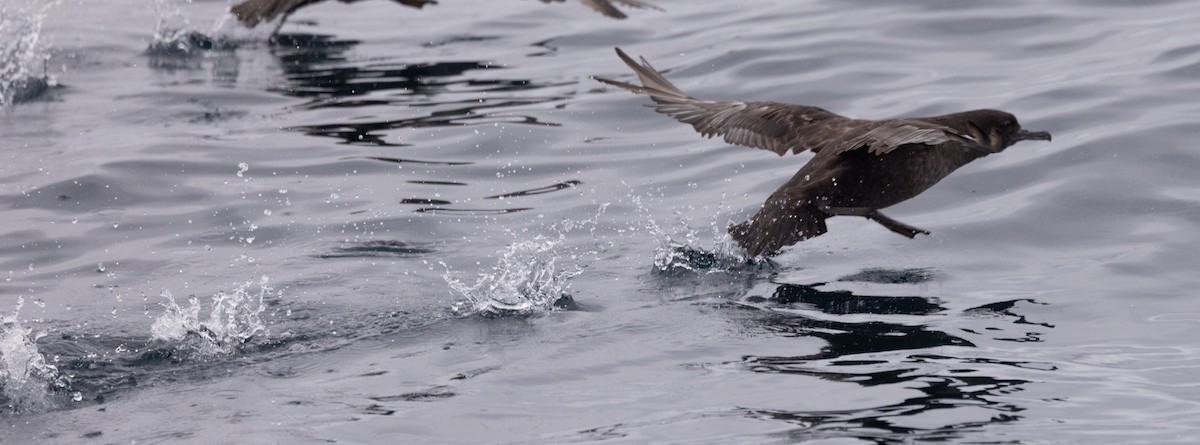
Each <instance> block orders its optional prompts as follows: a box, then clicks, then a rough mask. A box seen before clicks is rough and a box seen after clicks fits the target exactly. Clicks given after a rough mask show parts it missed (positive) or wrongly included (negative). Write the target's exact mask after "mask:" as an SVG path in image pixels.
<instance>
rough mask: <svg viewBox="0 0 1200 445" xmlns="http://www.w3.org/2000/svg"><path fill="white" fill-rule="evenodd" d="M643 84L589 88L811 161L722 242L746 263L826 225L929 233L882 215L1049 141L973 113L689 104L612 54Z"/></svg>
mask: <svg viewBox="0 0 1200 445" xmlns="http://www.w3.org/2000/svg"><path fill="white" fill-rule="evenodd" d="M616 50H617V55H618V56H620V57H621V60H623V61H624V62H625V64H626V65H629V67H630V68H632V69H633V71H634V73H636V74H637V76H638V78H639V79H641V82H642V84H641V85H634V84H630V83H626V82H619V81H615V80H610V79H603V78H599V77H597V78H596V80H598V81H600V82H603V83H606V84H609V85H613V86H616V87H620V88H624V89H626V90H629V91H632V92H634V93H637V94H645V95H647V96H650V99H652V100H653V101H654V102H655V103H656V104H655V105H650V106H651V107H654V109H655V110H656V111H658V112H659V113H663V114H666V115H668V116H671V117H674V118H675V119H676V120H678V121H680V122H683V123H685V124H689V125H691V126H692V127H693V128H695V129H696V131H697V132H699V133H700V134H701V135H703V136H705V137H708V138H711V137H713V136H722V137H723V138H724V139H725V142H728V143H730V144H735V145H742V146H746V147H751V148H760V149H763V150H767V151H771V152H774V153H776V154H778V155H780V156H782V155H784V154H787V153H788V152H792V153H800V152H804V151H812V152H814V153H815V155H814V156H813V157H812V159H810V160H809V161H808V163H806V164H804V166H803V167H801V168H800V170H799V171H797V172H796V174H795V175H794V176H792V178H791V179H789V180H788V181H787V182H785V183H784V184H783V185H782V186H780V187H779V188H778V189H777V190H775V192H774V193H772V194H771V196H770V197H769V198H767V200H766V202H764V203H763V205H762V208H760V209H759V210H758V212H757V213H755V214H754V216H752V217H751V218H750V220H748V221H746V222H744V223H741V224H737V225H733V226H731V227H729V234H730V235H731V236H732V237H733V239H734V240H736V241H737V242H738V244H740V245H741V246H742V247H743V248H745V249H746V252H747V253H749V254H750V255H751V256H752V257H753V256H758V255H761V254H764V253H766V254H774V253H777V252H778V251H779V250H780V249H782V248H784V247H787V246H790V245H793V244H796V243H798V242H800V241H803V240H806V239H809V238H813V237H816V236H819V235H821V234H824V233H825V232H826V231H827V229H826V227H825V220H826V219H829V218H830V217H834V216H861V217H864V218H867V219H870V220H873V221H875V222H878V223H879V224H882V225H883V226H884V227H886V228H888V229H889V230H891V231H893V232H896V233H899V234H901V235H904V236H907V237H909V238H913V237H916V236H917V234H926V235H928V234H929V231H927V230H923V229H919V228H917V227H913V226H910V225H908V224H904V223H902V222H900V221H896V220H894V219H892V218H889V217H887V216H885V215H884V214H883V213H880V211H879V209H883V208H887V207H889V206H892V205H895V204H897V203H900V202H903V201H905V200H907V199H909V198H912V197H914V196H917V195H919V194H920V193H921V192H923V191H925V190H926V189H928V188H929V187H931V186H933V185H934V184H936V183H937V182H938V181H941V180H942V178H945V177H946V176H947V175H949V174H950V173H951V172H953V171H954V170H956V169H958V168H959V167H962V166H963V165H966V164H967V163H968V162H971V161H973V160H976V159H979V158H981V157H984V156H987V155H989V154H992V153H999V152H1000V151H1003V150H1004V149H1005V148H1008V147H1009V146H1011V145H1013V144H1015V143H1017V142H1020V141H1025V140H1044V141H1049V140H1050V133H1047V132H1044V131H1036V132H1035V131H1026V130H1023V129H1022V128H1021V125H1020V124H1018V123H1017V118H1016V117H1014V116H1013V115H1012V114H1009V113H1006V112H1003V111H999V110H988V109H982V110H971V111H964V112H961V113H952V114H946V115H941V116H931V117H913V118H899V119H884V120H865V119H851V118H848V117H845V116H841V115H838V114H835V113H832V112H829V111H826V110H824V109H821V108H817V107H813V106H806V105H792V104H785V103H779V102H769V101H711V100H703V99H697V98H694V97H691V96H689V95H687V93H684V92H683V91H682V90H680V89H679V88H678V87H676V86H675V85H673V84H671V82H670V81H668V80H667V79H666V78H665V77H663V75H662V73H660V72H658V71H657V70H655V69H654V67H652V66H650V63H649V62H647V61H646V59H645V58H642V59H641V62H642V63H641V64H638V63H637V62H635V61H634V60H633V59H632V58H630V57H629V56H628V55H626V54H625V52H624V51H621V49H620V48H617V49H616Z"/></svg>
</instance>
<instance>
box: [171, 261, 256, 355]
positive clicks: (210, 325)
mask: <svg viewBox="0 0 1200 445" xmlns="http://www.w3.org/2000/svg"><path fill="white" fill-rule="evenodd" d="M267 282H268V278H267V277H265V276H264V277H262V278H261V279H260V280H259V281H258V283H257V286H258V290H257V292H255V291H254V290H253V289H252V288H253V287H254V286H255V284H256V283H255V282H254V281H247V282H245V283H243V284H242V285H240V286H238V287H237V288H235V289H234V290H233V292H232V293H225V292H217V294H216V295H214V296H213V297H212V309H211V311H210V312H209V315H208V318H207V319H203V320H202V319H201V315H200V312H201V310H202V309H203V305H202V304H201V302H200V300H199V299H198V298H196V297H192V298H189V299H188V304H187V305H186V306H180V305H179V304H178V303H177V302H176V301H175V297H174V296H172V295H171V292H170V291H167V290H163V292H162V297H163V298H165V299H167V301H166V302H165V303H162V306H163V307H164V308H166V312H165V313H163V314H162V315H160V316H159V317H158V319H157V320H155V321H154V324H153V325H151V326H150V332H151V335H152V338H153V339H154V340H157V341H164V342H171V343H175V344H176V349H182V350H188V351H191V352H192V353H193V354H195V355H196V356H199V357H214V356H220V355H229V354H233V353H235V352H237V351H238V350H239V349H240V348H241V347H242V346H243V345H245V344H246V343H249V342H250V341H251V340H252V339H254V338H255V337H257V336H260V335H262V334H265V333H266V330H267V327H266V324H265V323H263V320H262V317H261V314H262V313H263V311H265V310H266V303H265V302H264V300H265V299H266V297H267V296H268V295H270V296H276V293H275V290H274V289H272V288H270V287H268V286H267Z"/></svg>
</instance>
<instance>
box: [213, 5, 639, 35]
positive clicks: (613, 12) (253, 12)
mask: <svg viewBox="0 0 1200 445" xmlns="http://www.w3.org/2000/svg"><path fill="white" fill-rule="evenodd" d="M322 1H325V0H246V1H243V2H241V3H238V4H236V5H234V6H233V7H232V8H230V9H229V12H230V13H232V14H233V15H234V16H235V17H237V19H238V21H240V22H242V24H243V25H245V26H246V27H247V28H253V27H255V26H258V24H259V23H262V22H270V21H272V20H274V19H275V18H276V17H279V16H283V19H282V20H280V21H279V22H280V24H281V25H282V24H283V22H284V21H286V20H287V16H289V15H291V14H292V13H293V12H296V10H297V9H300V8H303V7H305V6H308V5H311V4H313V3H320V2H322ZM338 1H340V2H342V3H354V2H357V1H360V0H338ZM392 1H394V2H396V3H399V4H402V5H405V6H412V7H414V8H418V9H419V8H421V7H424V6H425V5H436V4H437V0H392ZM488 1H492V0H488ZM564 1H566V0H542V2H543V3H551V2H559V3H562V2H564ZM579 1H580V3H583V4H584V6H587V7H589V8H592V9H595V10H596V11H598V12H600V13H601V14H604V15H606V16H608V17H612V18H615V19H623V18H625V13H623V12H621V10H620V9H617V7H616V5H614V3H615V4H620V5H625V6H629V7H632V8H648V9H659V8H658V7H657V6H654V5H652V4H650V3H646V2H644V1H642V0H579Z"/></svg>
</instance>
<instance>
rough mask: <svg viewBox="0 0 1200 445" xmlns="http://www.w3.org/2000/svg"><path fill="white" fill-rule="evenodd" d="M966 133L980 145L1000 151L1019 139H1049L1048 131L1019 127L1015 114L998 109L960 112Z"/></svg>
mask: <svg viewBox="0 0 1200 445" xmlns="http://www.w3.org/2000/svg"><path fill="white" fill-rule="evenodd" d="M962 114H963V115H964V116H962V117H963V118H964V119H965V121H966V128H965V130H966V132H965V133H966V135H968V136H971V138H972V139H974V140H975V141H976V142H978V143H980V144H981V145H986V146H989V147H991V148H992V149H993V150H996V151H1000V150H1003V149H1005V148H1008V147H1009V146H1011V145H1013V144H1015V143H1017V142H1020V141H1049V140H1050V133H1047V132H1045V131H1028V130H1025V129H1023V128H1021V124H1020V123H1018V122H1017V118H1016V116H1013V115H1012V114H1009V113H1005V112H1003V111H999V110H975V111H968V112H965V113H962Z"/></svg>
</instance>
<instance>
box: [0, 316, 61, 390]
mask: <svg viewBox="0 0 1200 445" xmlns="http://www.w3.org/2000/svg"><path fill="white" fill-rule="evenodd" d="M24 303H25V300H24V299H23V298H22V299H18V300H17V308H16V310H14V311H13V313H12V314H11V315H4V316H0V404H3V406H4V407H5V408H6V410H7V411H9V412H11V413H13V414H22V413H36V412H43V411H46V410H48V409H49V408H50V407H51V406H52V405H53V399H52V393H51V388H65V387H67V384H68V382H67V379H66V377H64V376H61V375H60V374H59V372H58V368H56V367H55V366H54V365H51V364H49V363H46V358H45V357H43V356H42V354H41V352H39V351H38V347H37V343H36V342H35V340H36V337H31V334H32V329H30V328H26V327H24V326H22V325H21V322H20V320H19V319H18V318H17V314H18V313H19V312H20V311H21V306H23V305H24Z"/></svg>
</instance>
